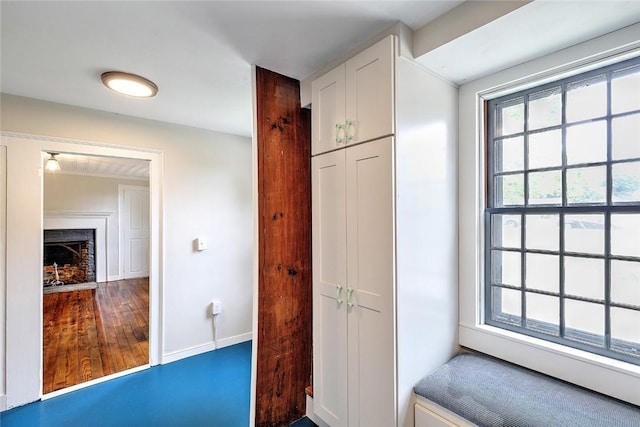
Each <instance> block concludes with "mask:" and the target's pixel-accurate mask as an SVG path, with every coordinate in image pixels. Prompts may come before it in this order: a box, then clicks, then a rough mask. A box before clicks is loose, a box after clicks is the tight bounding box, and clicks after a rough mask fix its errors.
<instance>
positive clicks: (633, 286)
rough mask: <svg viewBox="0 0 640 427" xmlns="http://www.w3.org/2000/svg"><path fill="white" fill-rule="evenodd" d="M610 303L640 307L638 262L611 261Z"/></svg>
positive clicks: (639, 268)
mask: <svg viewBox="0 0 640 427" xmlns="http://www.w3.org/2000/svg"><path fill="white" fill-rule="evenodd" d="M611 301H613V302H616V303H619V304H632V305H637V306H639V307H640V262H634V261H618V260H615V259H614V260H611ZM638 328H640V325H638Z"/></svg>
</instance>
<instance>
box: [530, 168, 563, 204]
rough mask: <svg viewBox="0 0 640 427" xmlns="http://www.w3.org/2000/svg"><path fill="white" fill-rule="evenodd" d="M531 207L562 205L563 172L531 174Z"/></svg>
mask: <svg viewBox="0 0 640 427" xmlns="http://www.w3.org/2000/svg"><path fill="white" fill-rule="evenodd" d="M527 202H528V203H529V204H530V205H561V204H562V172H561V171H559V170H558V171H548V172H531V173H530V174H529V200H527Z"/></svg>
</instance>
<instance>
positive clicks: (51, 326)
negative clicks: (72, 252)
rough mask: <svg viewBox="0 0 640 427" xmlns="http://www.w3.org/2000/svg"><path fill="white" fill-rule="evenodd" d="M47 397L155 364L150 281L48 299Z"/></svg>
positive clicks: (113, 284) (103, 286)
mask: <svg viewBox="0 0 640 427" xmlns="http://www.w3.org/2000/svg"><path fill="white" fill-rule="evenodd" d="M43 305H44V309H43V310H44V312H43V314H44V316H43V329H44V331H43V333H44V336H43V344H44V345H43V365H44V366H43V392H44V393H51V392H52V391H56V390H60V389H62V388H66V387H70V386H72V385H76V384H80V383H83V382H86V381H90V380H93V379H96V378H100V377H103V376H105V375H110V374H113V373H115V372H120V371H123V370H126V369H131V368H135V367H137V366H141V365H144V364H146V363H148V362H149V280H148V279H146V278H144V279H130V280H119V281H115V282H105V283H100V284H99V285H98V288H97V289H93V290H82V291H71V292H61V293H55V294H47V295H44V304H43Z"/></svg>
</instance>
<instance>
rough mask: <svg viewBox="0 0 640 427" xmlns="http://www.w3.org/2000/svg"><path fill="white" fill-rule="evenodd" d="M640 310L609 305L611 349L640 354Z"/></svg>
mask: <svg viewBox="0 0 640 427" xmlns="http://www.w3.org/2000/svg"><path fill="white" fill-rule="evenodd" d="M638 325H640V311H635V310H627V309H624V308H617V307H611V349H612V350H616V351H619V352H622V353H627V354H631V355H633V356H635V357H638V356H640V327H638Z"/></svg>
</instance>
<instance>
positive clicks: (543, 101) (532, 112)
mask: <svg viewBox="0 0 640 427" xmlns="http://www.w3.org/2000/svg"><path fill="white" fill-rule="evenodd" d="M560 95H561V89H560V87H559V86H558V87H555V88H553V89H549V90H545V91H543V92H538V93H533V94H531V95H529V129H530V130H531V129H540V128H546V127H550V126H555V125H559V124H560V122H561V121H562V97H561V96H560Z"/></svg>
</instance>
